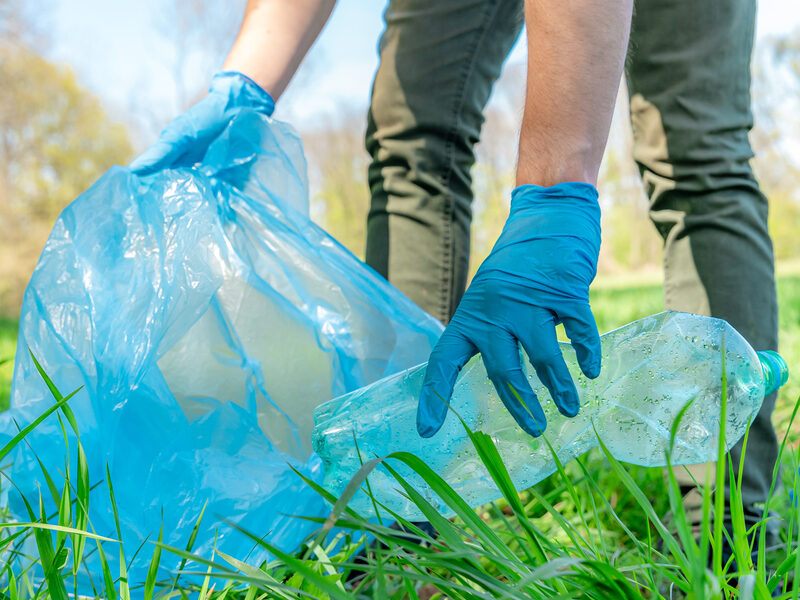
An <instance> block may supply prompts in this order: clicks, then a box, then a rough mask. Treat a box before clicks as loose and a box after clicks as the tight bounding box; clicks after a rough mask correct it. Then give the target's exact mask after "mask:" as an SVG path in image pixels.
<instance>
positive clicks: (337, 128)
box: [303, 109, 369, 259]
mask: <svg viewBox="0 0 800 600" xmlns="http://www.w3.org/2000/svg"><path fill="white" fill-rule="evenodd" d="M327 123H328V125H327V126H321V127H315V128H313V129H310V130H308V131H303V144H304V146H305V150H306V154H307V157H308V165H309V184H310V187H311V191H310V196H311V215H312V217H314V220H315V221H317V222H318V223H319V224H320V225H321V226H322V227H324V228H325V229H326V230H327V231H328V232H329V233H330V234H331V235H333V236H334V237H335V238H336V239H337V240H339V241H340V242H341V243H342V244H343V245H344V246H346V247H347V248H348V249H349V250H350V251H351V252H352V253H353V254H355V255H356V256H358V257H359V258H361V259H363V258H364V250H365V248H366V234H367V211H368V210H369V189H368V187H367V165H368V164H369V155H368V154H367V152H366V150H365V149H364V131H365V128H366V115H365V113H364V111H353V110H350V111H347V110H345V109H340V110H337V111H336V113H335V118H331V119H329V120H328V121H327Z"/></svg>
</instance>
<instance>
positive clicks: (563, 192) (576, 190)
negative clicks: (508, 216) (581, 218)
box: [511, 181, 599, 206]
mask: <svg viewBox="0 0 800 600" xmlns="http://www.w3.org/2000/svg"><path fill="white" fill-rule="evenodd" d="M598 195H599V194H598V192H597V188H596V187H594V186H593V185H592V184H591V183H584V182H581V181H568V182H566V183H558V184H556V185H553V186H550V187H544V186H541V185H533V184H529V183H528V184H524V185H520V186H517V187H516V188H514V190H513V191H512V192H511V204H512V206H513V205H514V204H515V203H516V204H521V203H527V202H537V201H540V200H563V199H566V198H574V199H578V200H586V201H587V202H590V203H592V204H597V198H598Z"/></svg>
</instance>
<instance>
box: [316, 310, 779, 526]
mask: <svg viewBox="0 0 800 600" xmlns="http://www.w3.org/2000/svg"><path fill="white" fill-rule="evenodd" d="M601 341H602V348H603V367H602V371H601V373H600V376H599V377H598V378H597V379H595V380H589V379H587V378H586V377H584V376H583V374H582V373H581V372H580V369H579V368H578V364H577V360H576V358H575V352H574V350H573V349H572V347H571V346H570V345H569V344H567V343H562V344H561V350H562V352H563V354H564V358H565V360H566V362H567V365H568V367H569V369H570V372H571V373H572V377H573V379H574V380H575V383H576V385H577V388H578V393H579V394H580V397H581V409H580V413H579V414H578V415H577V416H576V417H574V418H566V417H564V416H562V415H561V414H560V413H559V412H558V410H557V409H556V407H555V405H554V403H553V401H552V399H551V398H550V395H549V394H548V392H547V389H546V388H545V387H544V386H543V385H542V383H541V382H540V381H539V379H538V378H537V377H536V374H535V373H534V371H533V369H532V368H531V367H530V365H529V364H527V361H526V360H524V361H523V364H524V365H525V367H526V369H527V370H526V373H527V376H528V380H529V381H530V383H531V386H532V388H533V390H534V391H535V392H536V394H537V396H538V397H539V400H540V402H541V404H542V408H543V409H544V413H545V415H546V416H547V430H546V431H545V433H544V435H545V436H546V437H547V440H548V441H549V442H550V444H551V445H552V446H553V449H554V450H555V451H556V452H557V453H558V456H559V459H560V460H561V461H562V462H567V461H569V460H571V459H573V458H575V457H577V456H579V455H580V454H583V453H584V452H586V451H587V450H589V449H591V448H593V447H594V446H596V445H597V436H596V435H595V429H596V431H597V434H598V435H599V436H600V438H601V439H602V440H603V443H604V444H606V446H607V447H608V449H609V450H610V452H611V454H612V455H613V456H614V457H615V458H617V459H618V460H621V461H625V462H628V463H633V464H638V465H645V466H664V465H665V464H666V450H667V449H668V447H669V440H670V431H671V428H672V425H673V422H674V420H675V418H676V417H677V415H678V413H679V412H680V411H681V409H682V408H683V407H684V406H685V405H686V404H687V403H688V402H689V401H690V400H693V402H692V403H691V404H690V405H689V407H688V409H687V410H686V412H685V413H684V415H683V417H682V419H681V422H680V425H679V427H678V429H677V434H676V437H675V442H674V446H673V450H672V455H671V462H672V464H675V465H678V464H694V463H702V462H707V461H712V460H715V459H716V456H717V449H718V434H719V425H720V414H721V398H722V394H721V391H722V380H723V372H722V368H723V352H722V349H723V348H724V366H725V374H726V380H727V392H728V393H727V412H726V419H725V440H726V443H727V446H728V448H730V447H732V446H733V444H734V443H736V441H738V440H739V438H741V437H742V435H743V434H744V432H745V429H746V428H747V424H748V422H749V421H750V419H751V418H752V417H754V416H755V414H756V413H757V412H758V410H759V408H760V407H761V403H762V401H763V399H764V397H765V396H766V395H768V394H770V393H772V392H773V391H775V390H777V389H778V388H779V387H780V386H781V385H783V384H784V383H785V382H786V379H787V377H788V370H787V367H786V363H785V362H784V361H783V359H782V358H781V357H780V356H779V355H778V354H777V353H775V352H769V351H767V352H756V351H755V350H753V349H752V348H751V347H750V345H749V344H748V343H747V342H746V341H745V339H744V338H743V337H742V336H741V335H740V334H739V333H738V332H737V331H736V330H735V329H733V327H731V326H730V325H729V324H728V323H727V322H726V321H723V320H720V319H714V318H710V317H702V316H698V315H693V314H688V313H679V312H663V313H659V314H657V315H653V316H650V317H646V318H644V319H640V320H638V321H635V322H633V323H630V324H628V325H625V326H624V327H621V328H619V329H616V330H614V331H611V332H609V333H607V334H605V335H603V336H602V337H601ZM424 374H425V364H422V365H419V366H417V367H414V368H412V369H409V370H407V371H403V372H401V373H398V374H397V375H393V376H391V377H387V378H385V379H382V380H380V381H377V382H375V383H373V384H372V385H369V386H367V387H364V388H362V389H360V390H356V391H355V392H352V393H350V394H347V395H345V396H341V397H340V398H336V399H334V400H331V401H330V402H327V403H325V404H322V405H320V406H319V407H318V408H317V410H316V411H315V413H314V421H315V423H316V425H315V427H314V430H313V433H312V443H313V447H314V450H315V451H316V452H317V454H319V456H320V457H321V458H322V461H323V464H324V468H325V480H324V486H325V487H326V488H327V489H329V490H330V491H331V492H333V493H335V494H337V495H338V494H340V493H341V492H342V491H343V490H344V488H345V486H346V485H347V484H348V482H349V481H350V479H351V478H352V476H353V475H354V474H355V473H356V471H357V470H358V469H359V468H360V466H361V460H363V461H367V460H369V459H371V458H374V457H375V456H385V455H387V454H390V453H392V452H395V451H400V450H403V451H407V452H411V453H413V454H416V455H417V456H419V457H421V458H422V459H424V460H425V462H426V463H427V464H428V465H429V466H430V467H431V468H432V469H433V470H434V471H436V472H437V473H438V474H439V475H441V476H442V477H443V478H444V479H445V480H446V481H447V482H448V483H449V484H450V485H451V486H453V488H454V489H455V490H456V491H457V492H458V493H459V494H460V495H461V496H462V497H463V498H464V499H465V500H466V501H467V502H468V503H469V504H470V505H472V506H479V505H481V504H484V503H486V502H489V501H492V500H495V499H497V498H498V497H500V495H501V494H500V492H499V491H498V490H497V488H496V487H495V485H494V482H493V481H492V479H491V477H490V476H489V474H488V473H487V471H486V469H485V468H484V466H483V464H482V463H481V461H480V459H479V457H478V455H477V454H476V452H475V450H474V448H473V446H472V443H471V442H470V440H469V438H468V437H467V435H466V432H465V431H464V428H463V426H462V424H461V423H460V422H459V420H458V419H457V418H456V415H454V414H448V415H447V418H446V420H445V423H444V426H443V427H442V428H441V429H440V430H439V431H438V432H437V433H436V434H435V435H434V436H433V437H431V438H428V439H423V438H421V437H420V436H419V435H418V434H417V431H416V410H417V398H418V397H419V392H420V389H421V386H422V380H423V377H424ZM450 406H451V407H452V408H453V409H454V410H455V411H456V412H457V413H458V414H459V415H461V417H462V418H463V419H464V421H465V422H466V424H467V425H468V426H469V427H470V429H472V430H480V431H483V432H485V433H487V434H489V435H491V436H492V438H493V439H494V442H495V444H496V445H497V448H498V450H499V452H500V455H501V456H502V458H503V460H504V462H505V464H506V467H507V468H508V471H509V474H510V475H511V478H512V480H513V482H514V485H515V486H516V487H517V489H520V490H521V489H524V488H526V487H529V486H531V485H533V484H535V483H536V482H538V481H541V480H542V479H544V478H545V477H547V476H548V475H550V474H551V473H553V472H554V471H555V470H556V466H555V463H554V461H553V457H552V454H551V451H550V450H549V449H548V447H547V444H546V443H545V442H544V441H543V440H542V439H541V438H533V437H531V436H529V435H528V434H526V433H525V432H524V431H522V430H521V429H520V428H519V426H518V425H517V424H516V422H515V421H514V419H513V418H512V417H511V415H510V414H509V413H508V411H507V410H506V409H505V408H504V406H503V404H502V403H501V401H500V399H499V398H498V397H497V394H496V392H495V390H494V388H493V387H492V384H491V382H490V381H489V380H488V378H487V375H486V371H485V369H484V366H483V362H482V361H481V358H480V356H476V357H474V358H473V359H472V360H471V361H470V362H469V363H467V365H466V366H465V367H464V369H463V370H462V371H461V373H460V375H459V377H458V380H457V382H456V385H455V390H454V392H453V397H452V400H451V402H450ZM354 440H357V444H358V451H357V450H356V443H355V442H354ZM359 452H360V455H361V457H360V458H359ZM393 467H394V468H396V469H397V470H398V471H399V472H400V473H401V474H403V476H405V477H407V479H408V480H410V481H411V482H412V483H413V484H414V485H415V486H416V488H417V489H418V490H419V491H420V492H421V493H422V494H423V496H425V497H426V498H427V499H428V500H429V501H430V502H431V503H432V504H433V505H434V506H436V507H437V508H438V509H439V510H440V511H441V512H442V513H443V514H445V515H449V514H450V513H449V510H448V508H447V506H445V505H443V504H442V503H441V501H440V499H439V498H438V497H437V496H436V494H435V493H434V492H433V491H432V490H431V489H430V488H429V487H428V486H427V485H426V484H425V483H424V482H423V481H422V479H421V478H419V477H418V476H416V474H414V473H413V472H412V471H411V470H410V469H408V468H406V467H405V465H402V464H400V463H399V462H398V461H394V464H393ZM369 483H370V487H371V490H372V493H373V494H375V496H376V498H377V499H378V500H379V501H380V502H382V503H384V504H386V505H387V506H388V507H390V508H391V509H392V510H394V511H396V512H397V513H399V514H400V515H402V516H404V517H406V518H408V519H412V520H420V519H423V517H422V514H421V513H420V512H419V510H418V509H417V508H416V507H415V506H414V504H413V503H411V502H410V501H409V500H408V499H407V498H405V497H404V496H403V495H402V494H401V493H400V492H399V491H398V488H399V485H398V483H397V482H396V481H395V480H394V478H393V477H392V476H391V475H389V474H388V473H387V472H386V471H385V470H384V469H382V468H381V467H378V468H377V469H376V470H374V471H373V472H372V473H371V475H370V477H369ZM350 506H351V507H352V508H354V509H356V510H357V511H359V512H361V513H362V514H365V515H369V514H371V513H372V511H373V508H372V504H371V502H370V501H369V499H368V497H367V496H366V494H365V493H364V492H363V491H359V492H358V493H357V494H356V495H355V496H354V498H353V499H352V501H351V503H350Z"/></svg>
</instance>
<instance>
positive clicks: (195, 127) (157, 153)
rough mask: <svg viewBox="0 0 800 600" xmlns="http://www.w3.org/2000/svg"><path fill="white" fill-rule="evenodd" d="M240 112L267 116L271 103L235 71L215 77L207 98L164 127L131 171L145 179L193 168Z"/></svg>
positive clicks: (133, 163)
mask: <svg viewBox="0 0 800 600" xmlns="http://www.w3.org/2000/svg"><path fill="white" fill-rule="evenodd" d="M242 109H251V110H257V111H260V112H262V113H264V114H265V115H267V116H271V115H272V112H273V111H274V110H275V101H274V100H273V99H272V96H270V95H269V94H268V93H267V92H266V91H264V90H263V89H262V88H261V87H260V86H259V85H258V84H257V83H255V82H254V81H253V80H252V79H250V78H249V77H247V76H246V75H242V74H241V73H239V72H237V71H223V72H221V73H217V74H216V75H214V77H213V79H212V80H211V87H210V88H209V90H208V95H207V96H206V97H205V98H203V99H202V100H200V102H198V103H197V104H195V105H194V106H192V107H191V108H190V109H189V110H187V111H186V112H185V113H183V114H182V115H180V116H179V117H177V118H176V119H174V120H173V121H172V122H171V123H170V124H169V125H167V127H166V128H165V129H164V131H162V132H161V135H160V136H159V138H158V140H157V141H156V143H155V144H153V145H152V146H150V148H148V149H147V150H145V151H144V152H143V153H142V154H141V155H140V156H139V157H137V158H136V159H135V160H134V161H133V162H132V163H131V164H130V169H131V171H133V172H134V173H136V174H138V175H146V174H148V173H152V172H154V171H159V170H161V169H167V168H171V167H185V166H191V165H193V164H195V163H196V162H198V161H199V160H201V159H202V158H203V155H204V154H205V152H206V150H207V149H208V146H209V145H210V144H211V142H212V141H214V139H215V138H216V137H217V136H218V135H219V134H220V133H221V132H222V130H223V129H225V127H227V125H228V123H230V121H231V119H233V117H235V116H236V115H237V114H238V113H239V112H240V111H241V110H242Z"/></svg>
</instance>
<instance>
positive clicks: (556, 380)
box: [417, 183, 601, 437]
mask: <svg viewBox="0 0 800 600" xmlns="http://www.w3.org/2000/svg"><path fill="white" fill-rule="evenodd" d="M599 251H600V207H599V205H598V203H597V190H596V189H595V188H594V186H592V185H590V184H588V183H560V184H558V185H554V186H552V187H549V188H545V187H540V186H536V185H522V186H519V187H518V188H516V189H515V190H514V191H513V193H512V194H511V212H510V214H509V217H508V221H506V224H505V226H504V227H503V232H502V233H501V234H500V237H499V239H498V240H497V243H496V244H495V245H494V248H492V252H491V253H490V254H489V256H488V257H487V258H486V260H485V261H484V262H483V264H482V265H481V266H480V268H479V269H478V272H477V273H476V274H475V278H474V279H473V280H472V283H471V284H470V286H469V288H468V289H467V291H466V293H465V294H464V297H463V298H462V300H461V302H460V304H459V305H458V308H457V310H456V313H455V315H454V316H453V319H452V320H451V321H450V323H449V324H448V325H447V327H446V328H445V330H444V333H443V334H442V337H441V338H440V339H439V342H438V343H437V344H436V347H435V348H434V349H433V352H432V353H431V356H430V361H429V362H428V368H427V371H426V373H425V381H424V383H423V387H422V393H421V394H420V399H419V407H418V410H417V431H418V432H419V434H420V435H421V436H422V437H430V436H432V435H433V434H435V433H436V432H437V431H438V430H439V428H440V427H441V426H442V424H443V423H444V419H445V416H446V415H447V405H446V402H449V401H450V396H451V394H452V392H453V385H454V383H455V380H456V376H457V375H458V372H459V371H460V370H461V368H462V367H463V366H464V365H465V364H466V362H467V361H468V360H469V359H470V358H472V357H473V356H474V355H475V354H477V353H478V352H480V353H481V355H482V357H483V362H484V364H485V365H486V372H487V373H488V374H489V378H490V379H491V381H492V383H493V384H494V386H495V388H496V389H497V393H498V394H499V395H500V399H501V400H502V401H503V404H504V405H505V406H506V408H507V409H508V410H509V412H510V413H511V414H512V415H513V416H514V419H516V421H517V423H519V425H520V427H522V429H524V430H525V431H526V432H528V433H529V434H530V435H532V436H534V437H536V436H539V435H541V433H542V432H543V431H544V429H545V427H546V426H547V421H546V419H545V416H544V412H543V411H542V408H541V406H540V405H539V401H538V399H537V397H536V394H534V392H533V390H532V389H531V387H530V385H529V384H528V381H527V379H526V377H525V374H524V372H523V370H522V367H521V364H520V352H519V346H518V342H519V343H521V344H522V347H523V349H524V350H525V353H526V354H527V355H528V358H529V359H530V362H531V364H532V365H533V368H534V369H535V370H536V374H537V375H538V376H539V379H540V380H541V381H542V383H543V384H544V385H545V386H546V387H547V389H548V390H549V391H550V395H551V396H552V398H553V400H554V401H555V403H556V406H558V409H559V411H560V412H561V414H563V415H565V416H568V417H574V416H575V415H576V414H578V408H579V401H578V392H577V390H576V389H575V384H574V383H573V381H572V378H571V376H570V374H569V371H568V370H567V365H566V363H565V362H564V359H563V357H562V356H561V351H560V349H559V346H558V340H557V337H556V331H555V327H556V325H557V324H558V323H564V328H565V330H566V333H567V335H568V336H569V338H570V341H571V343H572V346H573V347H574V348H575V352H576V353H577V358H578V362H579V364H580V367H581V370H582V371H583V373H584V374H585V375H586V376H587V377H589V378H591V379H594V378H595V377H597V376H598V375H599V374H600V356H601V353H600V337H599V335H598V333H597V325H596V324H595V321H594V316H593V315H592V311H591V308H590V307H589V284H590V283H591V282H592V280H593V279H594V276H595V273H596V270H597V257H598V253H599ZM512 387H513V389H514V390H516V392H517V394H519V397H520V398H521V399H522V401H523V402H524V404H525V406H527V410H526V408H525V406H523V404H522V403H520V401H519V400H518V399H517V396H516V395H515V394H514V391H512V389H511V388H512ZM454 408H457V407H454Z"/></svg>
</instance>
